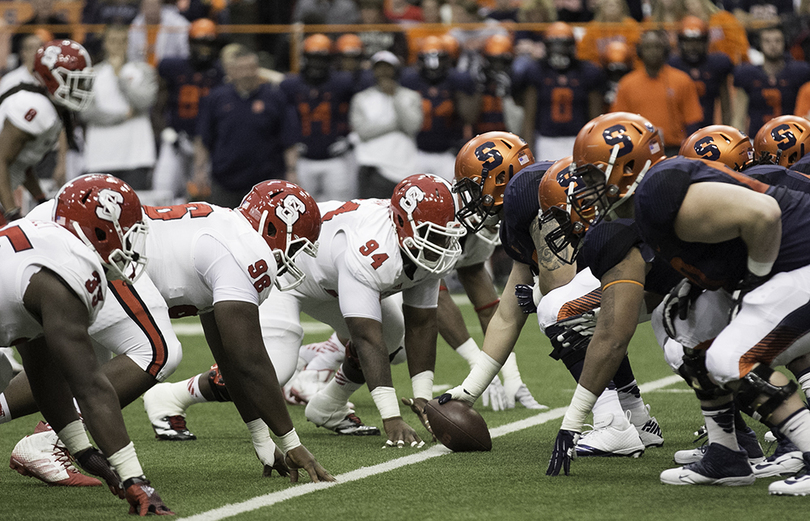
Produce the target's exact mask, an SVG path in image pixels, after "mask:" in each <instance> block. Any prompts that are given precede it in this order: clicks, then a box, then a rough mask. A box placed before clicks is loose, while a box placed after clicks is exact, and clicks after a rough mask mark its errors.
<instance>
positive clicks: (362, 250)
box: [147, 174, 464, 447]
mask: <svg viewBox="0 0 810 521" xmlns="http://www.w3.org/2000/svg"><path fill="white" fill-rule="evenodd" d="M320 210H321V212H322V214H323V225H322V229H321V236H320V245H319V248H318V254H317V256H316V257H315V258H314V259H313V258H302V259H300V260H297V261H296V262H297V264H298V265H299V266H300V268H301V269H302V270H303V272H304V273H306V275H307V277H306V279H305V280H304V282H303V283H302V284H301V285H300V286H298V287H297V288H295V289H293V290H292V291H287V292H283V293H274V294H273V296H272V298H270V299H268V300H267V301H266V302H265V303H264V304H263V305H262V306H261V319H262V327H263V329H264V332H265V335H266V336H267V335H268V334H274V335H275V338H276V341H275V342H274V343H273V344H272V345H271V344H268V345H267V347H268V349H269V350H271V351H272V352H273V353H277V358H278V359H283V360H285V361H286V362H285V364H284V365H283V366H281V365H279V367H280V369H279V375H280V377H279V380H280V381H281V382H286V380H288V379H289V378H290V377H291V376H292V375H293V372H294V371H295V369H296V366H297V361H298V351H299V348H300V346H301V340H302V339H303V329H302V328H301V325H300V312H301V311H303V312H305V313H306V314H308V315H310V316H311V317H313V318H315V319H317V320H320V321H322V322H324V323H326V324H328V325H330V326H332V328H333V329H335V331H336V332H337V333H338V335H339V336H340V337H342V338H350V339H351V343H350V348H349V349H348V353H347V357H346V360H345V361H344V362H343V364H342V365H341V367H340V368H339V370H338V372H337V375H336V376H335V378H334V379H333V380H332V381H331V382H329V383H328V384H327V385H326V387H325V388H324V389H322V390H321V391H320V392H318V393H317V394H316V395H315V396H314V397H312V398H311V399H310V401H309V404H308V405H307V408H306V416H307V419H308V420H310V421H312V422H313V423H315V424H316V425H318V426H321V427H325V428H327V429H330V430H333V431H335V432H337V433H339V434H354V435H369V434H379V429H376V428H374V427H370V426H366V425H363V424H362V423H361V422H360V420H359V418H357V416H356V415H355V414H354V411H353V410H352V409H351V408H350V407H349V405H348V400H349V397H350V396H351V395H352V394H353V393H354V391H356V390H357V389H359V388H360V387H361V386H362V385H363V384H364V383H365V382H368V387H369V389H370V390H371V395H372V397H373V399H374V401H375V403H376V405H377V407H378V409H379V410H380V414H381V416H382V418H383V425H384V427H385V431H386V434H387V437H388V440H387V442H386V445H387V446H398V447H403V446H406V445H407V446H412V447H415V446H417V445H419V446H421V439H420V437H419V436H418V435H417V434H416V431H414V430H413V428H411V427H410V426H409V425H408V424H407V423H406V422H405V421H404V420H403V419H402V416H401V415H400V412H399V402H398V400H397V397H396V394H395V391H394V388H393V383H392V380H391V372H390V369H389V357H390V358H394V357H396V355H397V352H398V351H400V350H401V348H402V347H403V345H404V348H405V354H406V356H407V359H408V368H409V371H410V374H411V379H412V382H413V398H412V399H411V400H412V401H413V403H414V407H416V409H417V410H419V411H420V413H421V410H422V408H423V407H424V405H425V403H427V401H428V400H430V399H431V397H432V386H433V366H434V363H435V349H436V335H437V332H436V303H437V299H438V293H439V280H440V279H441V278H442V276H444V275H445V274H446V273H448V272H449V271H450V270H451V269H452V268H453V265H454V263H455V261H456V259H457V257H458V255H459V254H460V252H461V248H460V247H459V245H458V239H459V237H461V236H462V235H464V229H463V228H462V227H461V226H460V225H459V224H458V223H457V222H455V220H454V211H455V207H454V203H453V197H452V194H451V193H450V187H449V185H448V184H447V183H446V182H445V181H443V180H442V179H441V178H438V177H436V176H433V175H430V174H420V175H415V176H410V177H408V178H406V179H405V180H403V181H402V182H400V183H399V184H398V185H397V189H396V190H395V191H394V194H393V195H392V198H391V199H390V200H380V199H366V200H355V201H347V202H345V203H340V202H337V201H330V202H328V203H321V205H320ZM400 292H401V293H402V302H403V304H402V305H398V307H399V309H400V310H401V311H399V313H398V314H397V313H393V312H389V311H387V309H390V308H388V306H389V305H390V304H389V303H390V302H392V300H391V298H392V296H396V295H395V294H397V293H400ZM385 297H388V298H385ZM403 316H404V323H403V322H402V320H403ZM389 317H390V318H391V322H392V323H391V324H387V323H386V322H388V321H389V320H388V318H389ZM397 317H399V319H398V320H397ZM403 329H404V333H403ZM403 334H404V344H403V342H402V339H403ZM271 356H272V355H271ZM205 376H206V375H201V379H202V378H204V377H205ZM225 378H226V382H228V386H229V385H230V380H227V378H228V377H227V375H225ZM192 380H194V379H192ZM204 381H205V380H203V382H204ZM172 387H173V391H174V392H175V396H177V397H178V398H177V399H176V401H174V402H172V403H168V404H167V403H165V402H164V405H163V406H164V407H166V406H168V407H173V408H174V410H172V411H171V412H172V413H173V414H184V413H185V409H186V408H187V407H188V406H189V405H190V404H191V403H194V400H191V399H189V398H188V397H187V396H185V395H188V392H187V391H185V389H186V387H187V386H186V385H185V383H182V384H172ZM163 388H165V386H164V387H163ZM163 388H161V386H156V387H155V388H154V389H153V390H152V391H150V392H151V393H153V394H155V395H157V394H158V392H162V390H163ZM184 393H185V395H184ZM164 395H165V392H164ZM147 397H148V395H147ZM198 401H202V400H198ZM409 404H410V402H409ZM147 407H148V408H149V407H150V404H149V403H148V402H147ZM152 414H153V411H151V410H150V415H152ZM158 414H160V415H163V414H166V413H165V412H160V413H158Z"/></svg>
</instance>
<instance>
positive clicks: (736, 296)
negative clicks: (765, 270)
mask: <svg viewBox="0 0 810 521" xmlns="http://www.w3.org/2000/svg"><path fill="white" fill-rule="evenodd" d="M769 278H770V274H768V275H765V276H764V277H760V276H759V275H754V274H753V273H751V272H750V271H748V270H745V276H744V277H743V278H742V280H741V281H740V282H739V284H737V288H736V289H735V290H734V293H732V294H731V299H732V301H733V304H732V305H731V313H730V315H729V320H734V318H735V317H736V316H737V314H738V313H739V312H740V309H742V302H743V298H745V296H746V295H747V294H748V293H750V292H751V291H753V290H755V289H756V288H758V287H759V286H761V285H762V284H764V283H765V282H766V281H767V280H768V279H769Z"/></svg>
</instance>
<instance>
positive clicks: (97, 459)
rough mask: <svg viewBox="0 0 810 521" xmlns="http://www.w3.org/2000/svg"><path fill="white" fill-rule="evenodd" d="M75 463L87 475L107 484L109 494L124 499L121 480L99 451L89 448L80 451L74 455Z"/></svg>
mask: <svg viewBox="0 0 810 521" xmlns="http://www.w3.org/2000/svg"><path fill="white" fill-rule="evenodd" d="M76 463H78V464H79V466H80V467H81V468H82V470H84V471H85V472H87V473H88V474H92V475H94V476H98V477H100V478H102V479H103V480H104V481H106V482H107V486H108V487H110V492H112V493H113V495H114V496H118V497H119V498H121V499H124V486H123V484H122V483H121V478H119V477H118V473H117V472H116V471H115V469H114V468H113V467H112V465H110V462H109V461H107V458H105V457H104V454H102V453H101V451H100V450H98V449H96V448H95V447H90V448H89V449H86V450H83V451H81V452H80V453H79V454H78V455H76Z"/></svg>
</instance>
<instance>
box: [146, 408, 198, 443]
mask: <svg viewBox="0 0 810 521" xmlns="http://www.w3.org/2000/svg"><path fill="white" fill-rule="evenodd" d="M152 429H154V431H155V438H156V439H158V440H167V441H191V440H196V439H197V436H195V435H194V434H193V433H192V432H191V431H189V430H188V428H187V427H186V418H185V417H184V416H181V415H179V414H178V415H175V416H164V417H163V418H161V419H159V420H157V421H154V420H153V421H152Z"/></svg>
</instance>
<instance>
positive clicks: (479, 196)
mask: <svg viewBox="0 0 810 521" xmlns="http://www.w3.org/2000/svg"><path fill="white" fill-rule="evenodd" d="M532 163H534V156H533V155H532V151H531V150H529V145H528V144H527V143H526V142H525V141H524V140H523V138H521V137H519V136H516V135H515V134H511V133H509V132H501V131H494V132H487V133H485V134H479V135H478V136H475V137H474V138H472V139H471V140H469V141H468V142H467V143H466V144H465V145H464V146H463V147H461V150H460V151H459V153H458V155H457V156H456V169H455V170H456V173H455V183H454V185H453V192H454V193H456V194H458V196H459V198H460V199H461V201H460V203H459V210H458V211H457V212H456V218H457V219H458V220H459V222H461V223H462V224H463V225H464V227H465V228H467V231H469V232H470V233H476V232H477V231H478V230H480V229H481V228H483V227H484V225H485V224H491V223H486V222H485V221H486V220H487V218H489V217H491V216H495V215H497V214H498V212H499V211H500V209H501V207H502V206H503V192H504V190H506V185H507V183H509V180H510V179H512V177H513V176H514V175H515V174H517V173H518V172H520V171H521V170H522V169H523V168H524V167H526V166H528V165H530V164H532Z"/></svg>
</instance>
